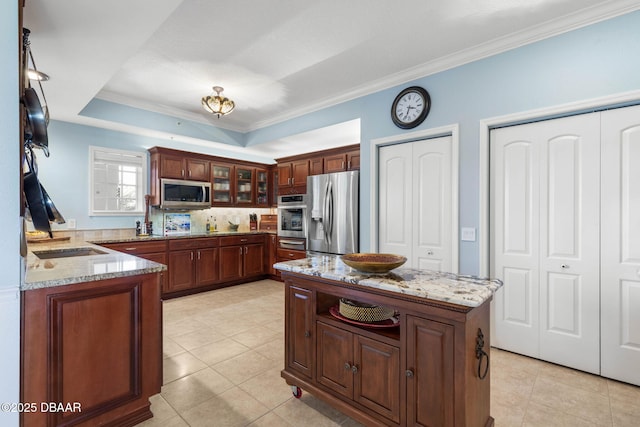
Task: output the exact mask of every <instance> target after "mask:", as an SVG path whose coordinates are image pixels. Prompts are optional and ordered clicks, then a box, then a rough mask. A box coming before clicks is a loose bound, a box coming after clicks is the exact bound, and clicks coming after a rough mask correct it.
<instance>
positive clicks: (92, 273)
mask: <svg viewBox="0 0 640 427" xmlns="http://www.w3.org/2000/svg"><path fill="white" fill-rule="evenodd" d="M247 234H272V233H269V232H267V231H249V232H237V231H229V232H225V231H216V232H211V233H199V234H196V233H194V234H186V235H174V236H144V237H142V236H140V237H138V236H130V237H112V238H109V237H107V238H97V239H91V242H84V241H77V240H71V241H63V242H51V243H46V242H42V243H36V244H29V245H28V253H27V257H26V261H25V268H26V271H25V274H24V280H23V283H22V285H21V287H20V290H23V291H27V290H31V289H41V288H49V287H54V286H64V285H70V284H74V283H82V282H92V281H96V280H104V279H111V278H115V277H125V276H136V275H139V274H147V273H157V272H161V271H164V270H166V269H167V267H166V266H165V265H163V264H159V263H157V262H153V261H149V260H146V259H144V258H139V257H136V256H134V255H129V254H125V253H122V252H118V251H114V250H111V249H107V248H105V247H102V246H98V245H99V244H106V243H125V242H145V241H155V240H167V239H190V238H198V237H216V236H235V235H247ZM71 248H93V249H96V250H99V251H102V252H106V253H105V254H99V255H87V256H79V257H67V258H51V259H40V258H38V257H37V256H36V255H35V254H34V253H33V252H34V251H35V252H39V251H52V250H64V249H71Z"/></svg>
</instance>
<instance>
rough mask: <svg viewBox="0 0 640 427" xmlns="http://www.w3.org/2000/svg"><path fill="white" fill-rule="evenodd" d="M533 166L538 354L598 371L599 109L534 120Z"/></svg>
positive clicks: (578, 367) (583, 368)
mask: <svg viewBox="0 0 640 427" xmlns="http://www.w3.org/2000/svg"><path fill="white" fill-rule="evenodd" d="M535 128H536V134H537V135H538V138H539V144H540V147H541V156H540V168H541V174H540V178H541V182H540V196H541V197H540V275H539V277H540V326H541V328H540V358H542V359H544V360H548V361H551V362H554V363H559V364H561V365H565V366H571V367H573V368H576V369H580V370H582V371H587V372H592V373H596V374H597V373H599V372H600V356H599V349H600V319H599V316H598V313H599V306H600V268H599V267H600V266H599V264H600V236H599V229H600V117H599V113H592V114H583V115H578V116H573V117H567V118H563V119H557V120H549V121H545V122H542V123H539V124H537V126H535Z"/></svg>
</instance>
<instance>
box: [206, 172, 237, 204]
mask: <svg viewBox="0 0 640 427" xmlns="http://www.w3.org/2000/svg"><path fill="white" fill-rule="evenodd" d="M212 166H213V172H212V175H213V176H212V181H213V183H212V184H213V188H212V189H211V191H212V193H213V203H214V205H218V206H219V205H231V204H233V199H232V194H233V193H232V191H233V188H232V187H233V186H232V185H231V184H232V183H231V178H232V177H233V166H231V165H223V164H214V165H212Z"/></svg>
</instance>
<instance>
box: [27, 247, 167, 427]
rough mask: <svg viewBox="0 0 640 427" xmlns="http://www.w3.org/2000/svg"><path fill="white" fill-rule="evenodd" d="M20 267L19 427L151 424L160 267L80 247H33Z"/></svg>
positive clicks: (156, 386) (158, 364)
mask: <svg viewBox="0 0 640 427" xmlns="http://www.w3.org/2000/svg"><path fill="white" fill-rule="evenodd" d="M25 261H26V265H25V267H26V271H25V277H24V280H23V283H22V285H21V292H22V321H21V329H22V331H21V335H22V344H21V387H20V398H21V399H20V401H21V402H22V404H23V405H25V406H24V410H23V411H21V412H22V413H21V425H22V426H25V427H28V426H44V425H48V426H59V425H81V426H93V425H118V426H133V425H136V424H138V423H140V422H141V421H143V420H145V419H147V418H150V417H151V416H152V413H151V411H150V404H149V397H150V396H152V395H154V394H157V393H159V392H160V387H161V385H162V305H161V299H160V291H161V282H162V279H163V274H164V271H165V269H166V267H165V266H164V265H163V264H158V263H156V262H153V261H149V260H146V259H142V258H138V257H135V256H132V255H127V254H123V253H120V252H117V251H113V250H110V249H106V248H103V247H100V246H96V245H92V244H89V243H85V242H83V243H79V242H75V243H57V244H47V243H38V244H35V245H33V246H30V247H29V252H28V255H27V257H26V260H25ZM27 405H28V406H27Z"/></svg>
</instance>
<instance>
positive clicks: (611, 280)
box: [601, 107, 640, 385]
mask: <svg viewBox="0 0 640 427" xmlns="http://www.w3.org/2000/svg"><path fill="white" fill-rule="evenodd" d="M602 144H603V146H602V205H601V209H602V230H601V233H602V234H601V241H602V279H601V318H602V340H601V355H602V356H601V357H602V375H603V376H606V377H609V378H614V379H617V380H620V381H625V382H628V383H632V384H636V385H640V369H637V367H638V366H640V220H639V218H640V168H639V167H638V165H640V107H628V108H621V109H617V110H611V111H607V112H603V113H602Z"/></svg>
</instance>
